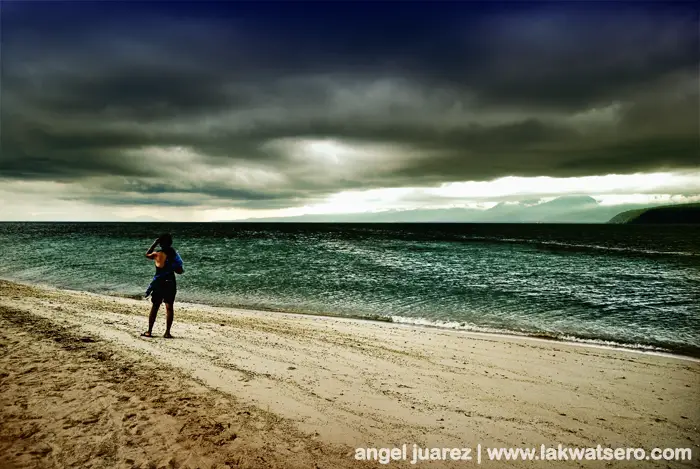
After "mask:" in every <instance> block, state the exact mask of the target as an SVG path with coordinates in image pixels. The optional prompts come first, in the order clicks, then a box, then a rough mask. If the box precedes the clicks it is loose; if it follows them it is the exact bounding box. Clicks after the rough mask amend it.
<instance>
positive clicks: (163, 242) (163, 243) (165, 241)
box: [158, 233, 173, 249]
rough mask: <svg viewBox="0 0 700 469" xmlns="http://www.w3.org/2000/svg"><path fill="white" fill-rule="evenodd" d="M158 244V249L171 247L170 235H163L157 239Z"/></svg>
mask: <svg viewBox="0 0 700 469" xmlns="http://www.w3.org/2000/svg"><path fill="white" fill-rule="evenodd" d="M158 244H160V247H162V248H163V249H166V248H169V247H171V246H172V245H173V237H172V236H171V235H170V233H163V234H162V235H160V237H159V238H158Z"/></svg>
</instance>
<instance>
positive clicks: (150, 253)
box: [146, 239, 158, 259]
mask: <svg viewBox="0 0 700 469" xmlns="http://www.w3.org/2000/svg"><path fill="white" fill-rule="evenodd" d="M156 246H158V240H157V239H156V240H155V241H153V244H151V247H150V248H148V251H146V257H148V258H149V259H154V258H155V257H156V253H155V252H153V250H154V249H155V248H156Z"/></svg>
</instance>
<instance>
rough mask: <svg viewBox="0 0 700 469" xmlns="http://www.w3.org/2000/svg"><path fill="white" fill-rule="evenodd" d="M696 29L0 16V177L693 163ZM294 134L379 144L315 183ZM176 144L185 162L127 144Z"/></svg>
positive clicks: (194, 188)
mask: <svg viewBox="0 0 700 469" xmlns="http://www.w3.org/2000/svg"><path fill="white" fill-rule="evenodd" d="M263 6H264V8H263ZM698 26H699V23H698V10H697V8H696V7H694V6H691V5H690V4H677V5H676V4H643V5H642V4H636V5H633V4H629V5H628V4H621V3H619V4H618V3H616V4H595V3H572V4H564V3H562V4H557V5H551V4H547V5H513V4H509V5H506V4H503V5H500V4H493V3H492V4H487V5H481V4H476V3H465V4H460V3H457V2H455V3H454V4H448V3H445V4H440V5H432V6H422V5H419V4H415V3H409V4H398V3H379V2H377V3H371V4H361V6H358V4H354V5H352V6H351V5H346V4H339V3H335V2H333V4H319V3H313V4H305V5H302V6H299V5H293V4H290V3H281V4H273V3H269V4H264V5H259V6H255V5H253V4H238V5H234V4H226V3H215V4H197V5H190V4H184V3H182V4H176V6H174V7H173V8H170V7H168V9H167V10H166V9H164V8H163V5H160V6H159V5H158V4H142V5H137V4H133V3H124V4H116V3H115V4H112V3H106V2H102V3H85V2H81V3H79V4H78V3H54V4H50V3H24V4H19V3H9V4H8V5H7V6H6V5H3V19H2V30H1V31H2V33H1V34H2V36H1V37H0V39H1V44H2V57H3V62H2V108H1V109H0V118H1V123H2V142H1V144H0V146H1V148H0V150H1V154H0V176H3V177H5V178H13V179H18V180H26V179H39V180H59V181H73V182H80V183H83V184H85V185H88V186H91V187H92V186H94V189H95V190H98V189H99V188H100V187H102V188H106V187H107V186H109V185H110V184H113V182H112V183H111V182H109V181H110V179H109V177H126V178H132V179H134V180H151V181H152V180H153V179H157V180H159V182H158V183H155V184H153V183H149V184H145V185H142V186H137V187H131V188H130V189H127V188H113V190H114V193H113V194H112V195H109V196H98V195H95V196H91V200H93V201H95V202H99V203H111V204H122V203H125V204H130V203H137V204H147V202H146V200H150V199H148V197H149V196H153V195H162V196H164V197H168V200H167V202H163V204H166V203H167V204H170V205H178V204H182V205H181V206H189V205H190V204H196V203H200V201H201V203H203V204H204V203H206V201H207V200H208V199H214V200H225V201H229V203H230V204H231V205H236V206H240V207H255V208H279V207H284V206H291V205H300V204H304V203H308V202H309V201H312V200H317V199H319V198H321V197H322V196H324V195H327V194H330V193H332V192H334V191H338V190H346V189H362V188H376V187H389V186H420V185H430V184H438V183H441V182H450V181H462V180H485V179H491V178H495V177H499V176H506V175H523V176H538V175H548V176H583V175H594V174H606V173H609V172H618V173H631V172H636V171H647V170H656V169H678V168H688V167H697V166H698V160H699V159H700V142H699V139H698V126H699V125H700V123H699V119H698V87H697V79H698V62H699V54H698V44H699V41H698ZM606 109H607V111H605V110H606ZM594 110H597V112H594ZM606 112H607V114H606ZM577 116H578V117H577ZM581 116H583V117H582V118H581ZM303 139H334V140H337V141H340V142H346V143H348V144H356V145H370V144H382V145H389V146H392V147H395V148H396V151H392V152H390V153H386V154H378V155H377V156H376V161H368V160H362V161H358V162H354V161H352V160H348V161H346V162H345V164H344V166H342V168H341V169H337V168H336V169H334V170H330V169H329V168H331V167H330V166H323V165H322V164H320V163H319V162H318V161H317V160H314V159H313V158H308V159H305V158H303V157H299V156H298V155H297V156H294V155H292V154H291V153H290V149H289V148H288V147H286V146H285V144H284V143H285V142H290V141H292V142H293V141H299V140H303ZM175 147H182V148H186V149H188V150H190V151H191V152H192V153H193V154H195V155H197V158H198V159H197V161H196V163H198V166H196V167H195V166H193V167H192V170H191V171H190V170H189V168H188V167H180V166H182V165H185V166H186V165H188V164H193V161H190V160H187V161H182V160H178V159H176V158H174V159H173V160H172V161H170V162H169V161H167V158H166V159H165V160H164V159H163V158H160V159H159V158H155V157H153V156H151V154H150V153H149V152H148V151H146V150H145V149H149V148H165V149H168V148H175ZM402 152H404V153H402ZM238 167H240V168H241V170H240V171H241V174H242V176H240V177H239V178H237V179H236V180H231V181H230V182H228V183H227V182H226V181H222V180H220V178H218V177H216V171H217V169H220V170H227V171H233V173H232V174H234V175H235V174H238V173H236V169H235V168H238ZM250 167H253V168H255V169H256V170H260V171H262V172H265V171H267V172H268V173H270V180H271V181H274V183H267V184H266V183H264V182H261V181H258V180H257V179H255V178H254V177H249V176H246V174H247V173H246V171H247V170H248V169H249V168H250ZM174 169H179V170H180V171H179V172H178V173H177V174H178V176H177V177H176V178H174V176H172V174H174ZM331 169H332V168H331ZM139 178H141V179H139ZM159 178H160V179H159ZM95 180H98V181H99V182H94V181H95ZM120 191H124V192H123V193H124V194H125V195H124V196H123V197H120V196H119V193H120ZM188 195H192V196H193V197H192V198H190V199H188V198H187V196H188ZM153 200H156V202H154V203H158V202H157V201H158V200H160V199H157V198H154V199H153ZM163 200H165V199H163ZM215 203H216V202H215Z"/></svg>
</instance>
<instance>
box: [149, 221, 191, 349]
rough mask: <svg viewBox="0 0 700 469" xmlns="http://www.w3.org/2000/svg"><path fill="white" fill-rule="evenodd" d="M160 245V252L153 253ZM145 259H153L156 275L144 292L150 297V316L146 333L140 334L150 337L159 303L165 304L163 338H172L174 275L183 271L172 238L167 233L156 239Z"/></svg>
mask: <svg viewBox="0 0 700 469" xmlns="http://www.w3.org/2000/svg"><path fill="white" fill-rule="evenodd" d="M159 244H160V247H161V250H160V251H157V252H153V250H154V249H155V248H156V246H157V245H159ZM146 257H147V258H149V259H153V260H154V261H155V264H156V274H155V276H154V277H153V280H152V281H151V284H150V285H149V286H148V289H147V290H146V298H148V296H149V295H151V303H153V304H152V306H151V314H150V316H149V317H148V331H146V332H144V333H142V334H141V336H142V337H152V333H153V324H154V323H155V322H156V316H157V315H158V309H159V308H160V305H161V303H165V315H166V316H165V335H164V336H163V337H165V338H166V339H170V338H172V336H171V335H170V328H171V326H172V325H173V316H174V309H173V306H174V303H175V294H176V293H177V284H176V282H175V274H182V273H183V272H184V271H185V270H184V267H183V262H182V258H180V255H179V254H178V253H177V251H175V249H173V237H172V236H171V235H170V234H169V233H165V234H162V235H161V236H160V237H159V238H158V239H156V240H155V241H154V242H153V244H152V245H151V247H150V248H148V251H146Z"/></svg>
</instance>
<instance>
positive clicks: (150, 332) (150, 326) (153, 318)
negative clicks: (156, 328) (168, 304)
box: [142, 303, 160, 337]
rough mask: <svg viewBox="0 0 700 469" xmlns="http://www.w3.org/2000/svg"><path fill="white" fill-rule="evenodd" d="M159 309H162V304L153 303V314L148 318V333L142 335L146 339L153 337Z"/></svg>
mask: <svg viewBox="0 0 700 469" xmlns="http://www.w3.org/2000/svg"><path fill="white" fill-rule="evenodd" d="M158 308H160V303H153V305H152V306H151V314H150V315H149V316H148V332H146V333H145V334H142V335H144V336H146V337H151V335H153V324H155V323H156V317H157V316H158Z"/></svg>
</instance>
